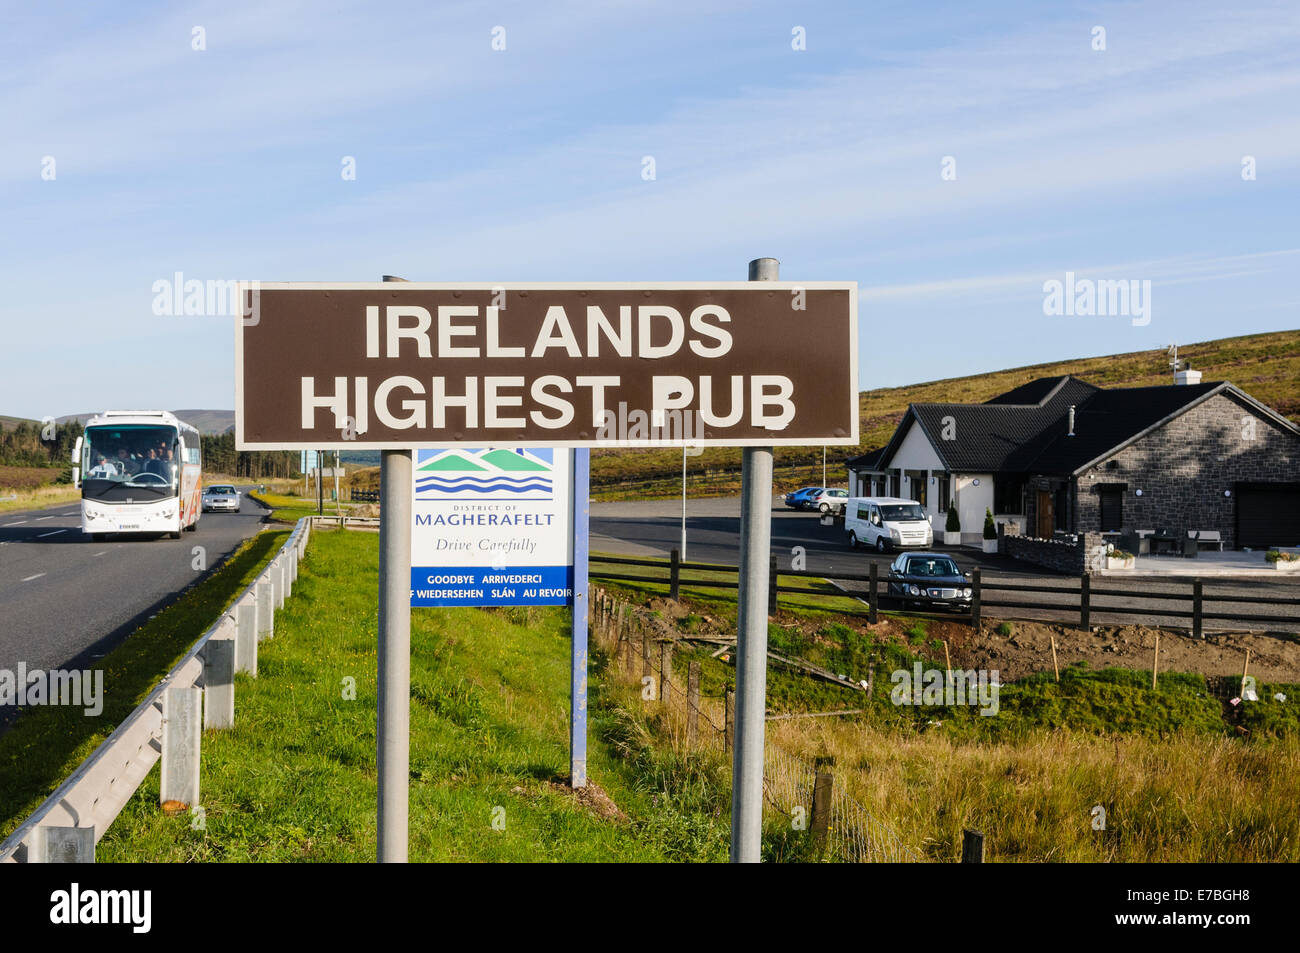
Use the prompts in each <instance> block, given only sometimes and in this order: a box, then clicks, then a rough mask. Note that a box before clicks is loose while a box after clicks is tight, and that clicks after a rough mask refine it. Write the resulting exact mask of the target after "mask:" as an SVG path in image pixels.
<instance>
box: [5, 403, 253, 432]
mask: <svg viewBox="0 0 1300 953" xmlns="http://www.w3.org/2000/svg"><path fill="white" fill-rule="evenodd" d="M114 409H115V408H114ZM122 409H123V410H131V409H134V408H129V407H123V408H122ZM99 413H103V411H99V410H97V411H95V413H92V414H69V415H68V416H66V417H59V418H58V421H59V423H61V424H66V423H67V422H68V421H70V420H75V421H78V422H79V423H83V424H84V423H85V422H86V421H87V420H89V419H90V418H91V417H94V416H95V414H99ZM172 413H173V414H175V415H176V416H177V417H179V418H180V419H181V420H183V421H185V422H186V423H187V424H189V425H190V426H192V427H196V428H198V431H199V433H225V432H226V431H227V430H233V429H234V426H235V412H234V411H233V410H193V409H191V410H173V411H172ZM3 419H5V418H0V420H3Z"/></svg>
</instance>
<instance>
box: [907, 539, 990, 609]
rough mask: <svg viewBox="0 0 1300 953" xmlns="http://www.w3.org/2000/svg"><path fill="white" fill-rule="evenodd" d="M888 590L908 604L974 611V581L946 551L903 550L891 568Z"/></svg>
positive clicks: (927, 607)
mask: <svg viewBox="0 0 1300 953" xmlns="http://www.w3.org/2000/svg"><path fill="white" fill-rule="evenodd" d="M888 592H889V595H890V596H892V597H893V598H895V599H900V600H902V602H903V604H904V605H905V606H906V605H914V606H916V607H918V608H921V609H958V610H961V611H969V610H970V598H971V589H970V580H969V579H968V578H966V576H965V575H963V574H962V571H961V570H960V569H959V568H958V567H957V563H956V561H955V560H954V559H953V558H952V557H951V556H948V555H945V554H944V553H914V552H906V553H899V554H898V558H897V559H895V560H894V561H893V563H891V564H890V567H889V590H888Z"/></svg>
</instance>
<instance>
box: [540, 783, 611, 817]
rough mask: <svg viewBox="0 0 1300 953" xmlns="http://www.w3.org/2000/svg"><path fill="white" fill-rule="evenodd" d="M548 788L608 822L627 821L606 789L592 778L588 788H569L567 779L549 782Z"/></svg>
mask: <svg viewBox="0 0 1300 953" xmlns="http://www.w3.org/2000/svg"><path fill="white" fill-rule="evenodd" d="M547 787H549V788H550V789H551V790H552V791H554V792H556V793H557V794H563V795H564V796H565V797H571V798H573V799H574V800H575V801H577V802H578V803H579V804H581V805H582V806H583V807H585V808H586V809H587V810H589V811H591V812H592V813H593V814H595V815H596V816H597V817H599V818H601V819H602V820H606V821H625V820H627V815H626V814H624V813H623V812H622V811H621V810H619V807H618V805H617V804H615V803H614V800H613V798H611V797H610V796H609V795H608V794H606V793H605V791H604V789H603V788H602V787H601V786H600V785H599V784H597V783H596V782H595V781H593V780H591V778H588V779H587V786H586V787H583V788H577V789H574V788H571V787H569V780H568V778H565V779H564V781H563V782H560V781H548V782H547Z"/></svg>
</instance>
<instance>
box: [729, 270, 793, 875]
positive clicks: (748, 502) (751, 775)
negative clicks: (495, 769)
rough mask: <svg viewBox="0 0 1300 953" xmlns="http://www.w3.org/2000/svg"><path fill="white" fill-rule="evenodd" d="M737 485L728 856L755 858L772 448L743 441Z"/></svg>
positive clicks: (762, 273) (757, 275)
mask: <svg viewBox="0 0 1300 953" xmlns="http://www.w3.org/2000/svg"><path fill="white" fill-rule="evenodd" d="M780 267H781V263H780V262H778V261H777V260H776V259H775V258H757V259H755V260H754V261H751V262H750V263H749V280H750V281H776V280H777V279H778V272H779V270H780ZM741 467H742V469H741V477H740V480H741V488H740V603H739V606H738V612H737V622H736V625H737V633H736V638H737V644H736V740H735V747H734V749H733V751H732V767H731V862H732V863H733V864H756V863H758V862H759V859H760V851H761V847H762V836H763V728H764V726H763V719H764V716H765V715H766V713H767V596H768V591H767V590H768V558H769V557H768V554H769V552H770V550H771V548H772V448H771V447H746V448H745V450H744V454H743V457H742V463H741Z"/></svg>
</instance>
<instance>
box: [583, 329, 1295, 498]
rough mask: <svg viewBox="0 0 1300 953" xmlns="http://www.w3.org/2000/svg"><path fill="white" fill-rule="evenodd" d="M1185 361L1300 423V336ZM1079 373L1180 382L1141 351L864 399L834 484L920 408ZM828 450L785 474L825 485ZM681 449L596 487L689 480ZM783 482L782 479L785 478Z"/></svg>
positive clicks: (791, 453)
mask: <svg viewBox="0 0 1300 953" xmlns="http://www.w3.org/2000/svg"><path fill="white" fill-rule="evenodd" d="M1178 356H1179V357H1180V358H1184V359H1186V360H1188V361H1190V362H1191V366H1192V367H1193V368H1195V369H1197V370H1199V371H1201V372H1202V374H1204V379H1205V380H1206V381H1220V380H1227V381H1231V382H1232V383H1234V384H1236V385H1237V386H1238V387H1240V388H1241V389H1242V390H1244V391H1245V392H1246V393H1248V394H1250V395H1251V396H1252V397H1254V398H1255V399H1256V400H1259V401H1262V402H1263V403H1265V404H1267V405H1268V406H1270V407H1272V408H1273V409H1274V410H1276V411H1278V412H1279V413H1281V414H1283V415H1284V416H1286V417H1289V418H1290V419H1291V420H1293V421H1295V422H1296V423H1300V331H1277V332H1273V333H1269V334H1251V335H1246V336H1243V337H1235V338H1221V339H1219V340H1217V341H1204V342H1202V343H1200V344H1187V345H1179V348H1178ZM1062 374H1073V375H1075V376H1076V377H1079V378H1081V379H1082V380H1085V381H1088V382H1089V383H1091V384H1096V385H1098V386H1101V387H1149V386H1151V385H1156V384H1172V383H1173V373H1172V371H1171V370H1170V368H1169V359H1168V356H1167V355H1166V354H1165V352H1164V351H1163V350H1152V351H1134V352H1131V353H1127V354H1112V355H1107V356H1104V357H1084V358H1076V359H1073V360H1066V361H1055V362H1053V363H1050V364H1033V365H1030V366H1029V367H1015V368H1011V369H1009V370H999V371H992V372H989V373H987V374H973V375H971V376H969V377H952V378H948V379H945V380H938V381H927V382H925V383H920V384H909V385H907V386H905V387H885V388H879V389H877V390H867V391H862V392H861V393H860V394H859V395H858V409H859V413H860V414H861V426H860V437H861V442H860V443H859V444H858V446H857V447H856V448H853V447H831V448H830V449H829V450H828V452H827V455H826V457H827V463H828V471H827V479H828V480H829V481H831V483H832V484H833V485H842V484H843V482H844V479H845V476H844V466H843V461H844V460H846V459H847V458H849V457H852V456H856V455H857V454H859V453H863V452H865V451H867V450H871V449H874V448H876V447H880V446H883V445H884V444H885V443H886V442H888V440H889V438H890V437H891V436H892V435H893V432H894V428H895V427H896V426H897V425H898V422H899V421H900V420H901V419H902V417H903V414H904V413H905V412H906V411H907V405H908V404H912V403H927V402H943V401H952V402H956V403H982V402H983V401H986V400H988V399H989V398H990V397H996V396H997V395H998V394H1002V393H1005V392H1006V391H1009V390H1011V389H1012V388H1013V387H1018V386H1019V385H1021V384H1024V383H1026V382H1027V381H1031V380H1034V379H1035V378H1038V377H1054V376H1059V375H1062ZM821 460H822V448H821V447H779V448H777V451H776V460H775V462H776V465H777V467H778V468H779V469H782V470H784V469H787V468H791V467H809V468H814V469H815V470H816V471H817V477H818V479H820V470H821ZM687 464H688V467H689V469H690V471H692V472H694V473H699V472H700V471H703V470H710V471H715V472H731V471H737V472H738V471H739V469H740V450H738V449H733V448H729V447H727V448H722V447H719V448H710V449H707V450H705V451H704V452H703V454H701V455H700V456H698V457H690V458H688V460H687ZM681 466H682V453H681V451H680V450H595V451H592V455H591V481H592V484H593V485H600V484H609V483H615V482H623V481H643V480H672V479H677V480H680V479H681ZM776 482H777V483H778V485H779V484H781V483H782V480H781V479H780V478H778V480H777V481H776Z"/></svg>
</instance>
